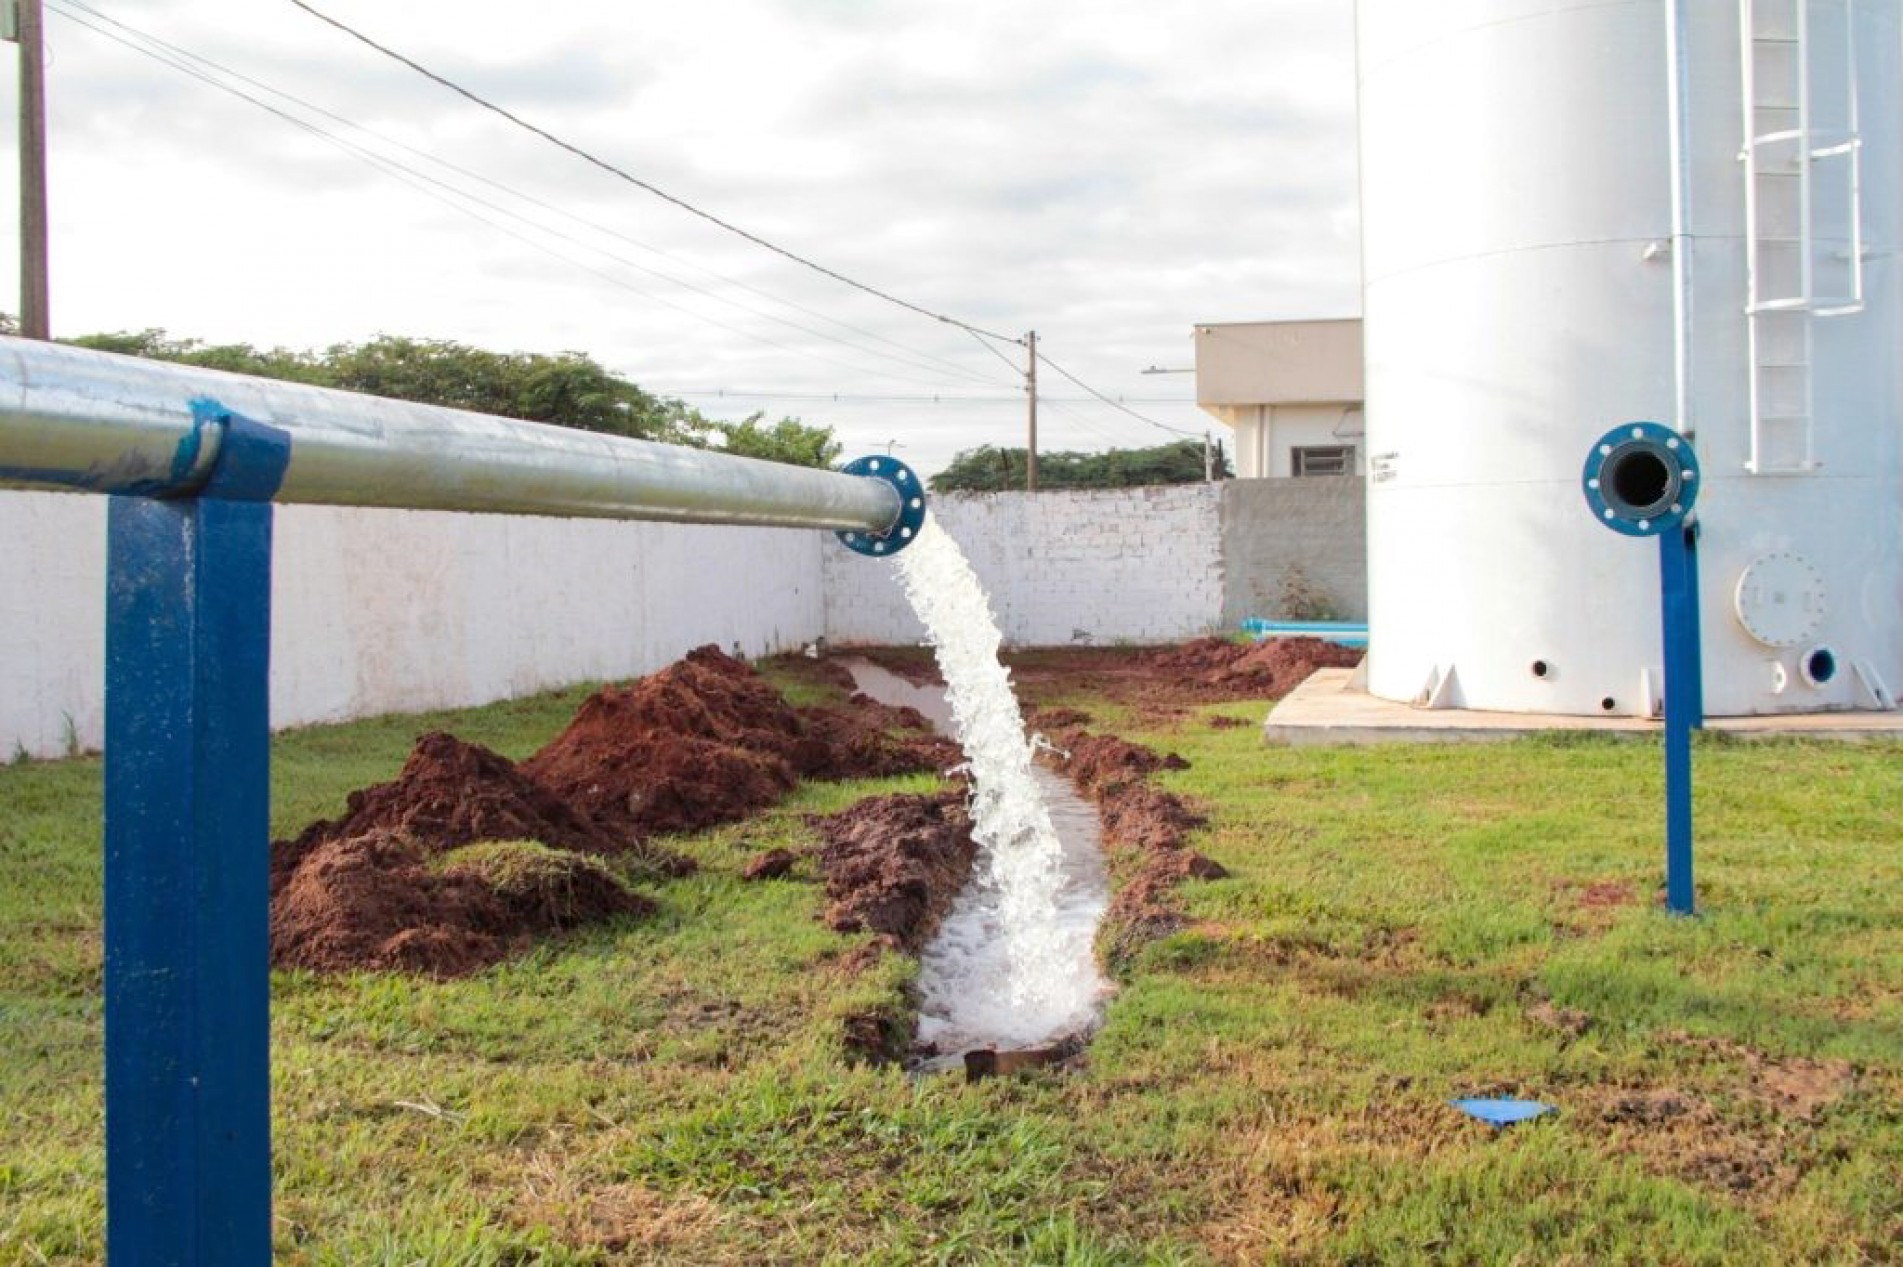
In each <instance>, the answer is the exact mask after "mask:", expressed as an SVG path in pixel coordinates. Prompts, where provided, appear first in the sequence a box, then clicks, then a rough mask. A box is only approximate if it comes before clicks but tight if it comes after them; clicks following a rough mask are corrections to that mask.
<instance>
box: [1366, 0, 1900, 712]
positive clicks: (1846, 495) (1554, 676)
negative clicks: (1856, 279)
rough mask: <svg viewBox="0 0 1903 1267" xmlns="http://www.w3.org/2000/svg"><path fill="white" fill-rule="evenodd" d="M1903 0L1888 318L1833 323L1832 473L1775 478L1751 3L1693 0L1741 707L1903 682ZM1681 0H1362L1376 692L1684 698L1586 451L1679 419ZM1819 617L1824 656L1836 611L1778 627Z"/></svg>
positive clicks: (1716, 637)
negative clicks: (1749, 39) (1592, 494)
mask: <svg viewBox="0 0 1903 1267" xmlns="http://www.w3.org/2000/svg"><path fill="white" fill-rule="evenodd" d="M1765 2H1766V0H1759V3H1760V4H1762V3H1765ZM1810 2H1811V3H1812V4H1813V5H1818V4H1823V3H1827V2H1830V0H1810ZM1835 2H1836V3H1838V4H1840V5H1841V3H1842V0H1835ZM1898 7H1899V0H1857V4H1856V13H1857V20H1858V27H1857V30H1856V36H1857V39H1856V42H1855V47H1856V49H1857V52H1856V66H1857V82H1858V85H1859V92H1860V107H1861V110H1860V114H1861V121H1862V129H1863V137H1862V140H1863V173H1862V175H1863V189H1862V195H1863V204H1864V205H1863V219H1862V227H1863V241H1864V247H1865V248H1866V251H1867V252H1868V258H1867V259H1866V261H1865V269H1864V276H1865V291H1866V301H1867V302H1866V307H1865V310H1864V311H1863V312H1862V313H1860V314H1857V315H1855V316H1846V317H1835V318H1811V319H1810V322H1809V324H1810V327H1811V336H1812V348H1811V356H1810V363H1811V370H1810V374H1811V377H1812V380H1813V386H1814V389H1815V407H1814V415H1815V421H1814V436H1815V444H1816V454H1817V457H1818V458H1819V459H1820V460H1821V464H1822V465H1821V467H1820V468H1819V469H1817V470H1814V471H1809V472H1804V473H1791V474H1778V475H1768V474H1751V473H1748V472H1747V471H1746V469H1745V463H1746V460H1747V459H1748V457H1749V455H1750V424H1749V416H1750V397H1749V384H1750V381H1751V378H1750V359H1749V341H1748V338H1747V328H1746V320H1745V316H1744V307H1745V294H1746V283H1745V272H1744V267H1745V246H1744V233H1745V227H1744V226H1745V209H1744V202H1745V199H1744V181H1743V176H1742V173H1741V170H1740V164H1739V161H1738V153H1739V149H1740V146H1741V142H1742V138H1743V135H1744V128H1745V124H1744V113H1743V96H1742V91H1743V90H1742V84H1741V57H1740V51H1741V38H1740V14H1739V8H1738V5H1737V4H1735V3H1730V4H1724V3H1713V4H1705V3H1689V4H1687V5H1686V6H1685V8H1686V11H1687V13H1688V15H1689V22H1690V29H1689V32H1688V35H1689V38H1688V39H1687V41H1686V45H1685V46H1686V49H1687V52H1688V56H1689V59H1690V62H1689V66H1688V70H1689V75H1688V79H1689V82H1690V83H1691V84H1692V85H1693V92H1692V95H1691V98H1690V100H1689V109H1688V113H1687V118H1688V124H1689V132H1690V137H1691V144H1690V146H1689V148H1688V153H1689V156H1690V162H1689V176H1690V180H1689V186H1690V189H1691V192H1692V197H1691V200H1690V211H1691V215H1690V220H1689V223H1688V225H1687V226H1686V227H1687V229H1688V230H1689V232H1690V234H1691V235H1692V240H1693V241H1695V242H1696V247H1695V252H1694V255H1693V257H1692V258H1691V261H1690V262H1691V263H1692V265H1693V279H1694V285H1693V287H1692V291H1691V293H1692V297H1693V301H1694V302H1693V305H1692V310H1693V313H1694V317H1693V320H1692V322H1691V324H1690V332H1691V347H1692V355H1691V357H1690V358H1689V362H1688V363H1689V366H1690V370H1691V375H1690V381H1691V410H1690V413H1689V419H1690V422H1691V423H1692V429H1693V433H1694V434H1695V436H1696V440H1697V444H1698V447H1699V451H1700V454H1701V456H1702V458H1703V461H1704V472H1705V478H1706V481H1707V482H1706V485H1705V489H1704V500H1703V501H1701V503H1700V514H1701V516H1702V520H1703V526H1704V536H1703V542H1702V546H1701V554H1702V555H1703V587H1702V601H1701V608H1702V618H1703V620H1702V623H1703V626H1704V644H1705V672H1706V700H1705V702H1706V707H1707V710H1708V711H1709V712H1712V713H1714V714H1742V713H1754V712H1779V711H1811V710H1817V709H1822V708H1856V707H1876V706H1880V705H1881V704H1882V702H1883V700H1884V699H1885V697H1886V695H1885V691H1886V688H1887V690H1888V691H1895V690H1897V689H1898V688H1899V686H1900V685H1903V555H1900V550H1899V537H1900V536H1903V520H1900V519H1899V503H1900V502H1903V451H1900V450H1899V444H1898V433H1899V431H1900V430H1903V371H1900V370H1899V364H1898V362H1899V358H1898V357H1897V355H1896V352H1895V349H1896V348H1897V347H1898V346H1903V302H1899V300H1900V298H1903V296H1900V294H1899V278H1898V268H1899V265H1900V264H1903V261H1900V260H1898V259H1897V257H1896V254H1895V252H1896V249H1897V246H1898V244H1899V242H1903V211H1900V210H1899V209H1900V208H1903V179H1900V174H1899V170H1898V169H1899V167H1903V132H1900V131H1899V120H1903V108H1899V101H1898V92H1899V84H1903V65H1900V64H1899V63H1900V62H1903V33H1900V32H1899V22H1898ZM1667 12H1668V7H1667V5H1666V4H1665V3H1664V2H1663V0H1659V2H1658V3H1631V4H1612V5H1608V4H1604V3H1593V2H1591V0H1576V2H1573V3H1564V2H1562V3H1554V2H1553V0H1538V2H1534V0H1453V2H1450V3H1444V4H1440V3H1437V4H1433V5H1424V4H1420V3H1418V2H1416V0H1359V3H1358V6H1357V30H1358V36H1357V38H1358V53H1359V74H1360V118H1361V164H1362V243H1363V277H1364V286H1365V292H1364V314H1365V319H1366V338H1367V396H1368V424H1367V425H1368V438H1367V444H1368V455H1369V461H1368V466H1369V483H1370V487H1369V498H1368V520H1369V522H1368V545H1369V608H1370V617H1369V624H1370V632H1371V645H1372V652H1371V659H1370V664H1369V685H1370V688H1371V689H1372V690H1373V691H1374V693H1376V694H1377V695H1381V696H1384V697H1387V698H1391V699H1398V700H1418V701H1420V702H1422V703H1436V704H1445V705H1460V706H1466V707H1472V708H1485V709H1497V710H1503V711H1522V712H1524V711H1542V712H1544V711H1551V712H1563V713H1574V714H1597V713H1601V712H1605V711H1612V712H1618V713H1634V712H1636V713H1651V712H1653V711H1654V710H1655V709H1656V707H1657V702H1658V693H1659V689H1660V682H1661V671H1660V665H1659V652H1658V646H1657V636H1656V631H1657V629H1658V623H1659V613H1658V598H1657V585H1656V579H1655V577H1654V576H1653V569H1652V566H1651V564H1650V562H1649V560H1647V559H1646V558H1644V557H1643V552H1633V551H1629V550H1620V549H1619V548H1618V546H1619V544H1620V543H1618V542H1617V541H1616V540H1614V539H1613V538H1612V537H1611V535H1610V534H1607V533H1605V532H1603V531H1601V530H1599V529H1597V528H1595V527H1594V525H1593V524H1592V523H1591V521H1590V520H1588V519H1586V518H1585V517H1584V516H1580V515H1579V514H1578V513H1577V506H1576V501H1575V499H1576V498H1577V495H1578V494H1577V486H1576V481H1577V478H1578V470H1577V467H1578V454H1579V453H1580V452H1581V451H1582V448H1583V446H1585V445H1587V444H1588V443H1590V442H1591V440H1592V439H1593V438H1594V437H1596V436H1598V435H1599V434H1600V433H1601V432H1602V431H1603V430H1604V429H1605V428H1606V427H1608V426H1610V425H1612V424H1614V423H1617V422H1619V421H1622V420H1625V419H1631V418H1647V417H1651V418H1661V419H1666V420H1671V419H1673V418H1674V416H1675V414H1676V409H1675V373H1674V368H1675V367H1674V353H1673V347H1674V338H1673V336H1674V303H1673V300H1674V281H1673V269H1672V267H1671V260H1670V245H1671V238H1672V203H1671V191H1672V180H1673V166H1672V161H1671V151H1670V146H1669V134H1668V129H1667V117H1668V108H1667V107H1668V90H1669V88H1670V84H1671V79H1670V76H1669V73H1668V70H1669V66H1668V60H1667V55H1666V30H1667V28H1666V16H1667ZM1813 73H1814V74H1815V73H1817V68H1816V67H1814V68H1813ZM1847 246H1848V243H1847V242H1842V241H1832V240H1830V239H1829V238H1828V236H1825V237H1822V238H1820V240H1819V241H1818V242H1817V244H1816V250H1817V252H1818V253H1819V259H1820V260H1823V261H1825V262H1826V264H1825V266H1827V263H1828V260H1829V259H1830V258H1831V256H1832V253H1833V252H1835V253H1838V254H1842V253H1844V252H1845V251H1846V250H1847ZM1820 267H1821V266H1820ZM1792 556H1795V557H1796V558H1797V559H1798V560H1799V562H1798V563H1793V562H1791V558H1792ZM1761 560H1762V561H1763V562H1760V561H1761ZM1813 579H1814V580H1815V584H1813ZM1740 594H1744V595H1746V597H1745V598H1744V600H1743V601H1742V602H1740V600H1739V597H1738V596H1739V595H1740ZM1820 595H1821V601H1820V600H1819V596H1820ZM1792 604H1796V605H1799V606H1802V605H1804V604H1810V605H1811V607H1813V608H1815V609H1817V610H1816V613H1815V614H1816V615H1817V617H1818V618H1817V620H1816V621H1815V622H1814V624H1815V627H1814V628H1810V629H1807V630H1804V631H1803V632H1802V634H1801V636H1800V637H1797V638H1795V639H1792V638H1791V637H1790V636H1789V635H1790V634H1791V633H1792V632H1793V628H1794V626H1800V625H1803V624H1806V623H1807V622H1803V621H1784V622H1779V621H1776V620H1774V619H1771V618H1770V617H1771V616H1775V615H1776V614H1777V613H1779V612H1781V611H1784V610H1785V609H1787V608H1788V607H1789V606H1790V605H1792ZM1741 610H1742V611H1743V612H1744V615H1743V616H1742V617H1741V615H1740V611H1741ZM1766 613H1769V614H1770V615H1768V616H1767V614H1766ZM1767 634H1768V635H1772V637H1773V641H1775V642H1782V643H1783V644H1784V645H1772V643H1771V642H1767V641H1765V636H1766V635H1767ZM1819 650H1822V651H1824V652H1827V653H1828V654H1827V656H1826V657H1825V658H1824V659H1823V660H1818V659H1817V658H1816V653H1817V652H1818V651H1819ZM1826 662H1827V663H1829V664H1830V665H1832V666H1833V671H1831V672H1829V673H1826V674H1824V675H1822V676H1821V677H1819V676H1818V675H1817V674H1814V673H1813V674H1811V675H1809V677H1807V676H1806V673H1805V669H1806V667H1807V666H1809V665H1811V664H1813V663H1826ZM1812 679H1817V680H1815V681H1813V680H1812Z"/></svg>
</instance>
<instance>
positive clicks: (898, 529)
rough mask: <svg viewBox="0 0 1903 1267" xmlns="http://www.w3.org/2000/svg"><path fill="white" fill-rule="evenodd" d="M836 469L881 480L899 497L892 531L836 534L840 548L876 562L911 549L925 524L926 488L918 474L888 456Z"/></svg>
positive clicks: (856, 462) (852, 463)
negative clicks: (869, 557)
mask: <svg viewBox="0 0 1903 1267" xmlns="http://www.w3.org/2000/svg"><path fill="white" fill-rule="evenodd" d="M839 469H840V470H841V471H842V472H844V473H845V474H847V475H862V476H865V477H866V478H868V479H875V480H884V481H885V482H886V483H888V484H890V485H891V486H892V487H893V489H894V490H895V491H896V492H897V493H898V495H899V517H898V518H897V519H895V520H894V521H893V522H892V526H891V527H889V528H887V529H886V530H885V531H884V532H861V531H858V530H857V529H849V530H847V531H844V532H840V533H837V534H835V535H836V536H838V538H839V541H840V544H842V545H844V546H845V547H846V548H847V549H848V550H852V551H856V552H857V553H859V554H864V555H870V556H872V557H875V558H884V557H885V556H887V555H892V554H897V553H898V552H899V551H901V550H903V549H905V547H906V546H909V545H911V544H912V541H913V539H914V538H916V537H917V536H918V530H919V528H920V527H921V526H923V525H924V523H925V485H924V484H923V483H921V482H920V481H919V478H918V475H917V473H916V472H914V471H913V470H912V468H911V467H909V466H907V465H906V464H905V463H903V462H901V461H899V460H898V459H897V458H895V457H893V456H892V455H891V454H889V453H877V454H869V455H867V456H865V457H862V458H854V459H853V460H852V461H850V462H848V463H846V465H844V466H842V467H841V468H839Z"/></svg>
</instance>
